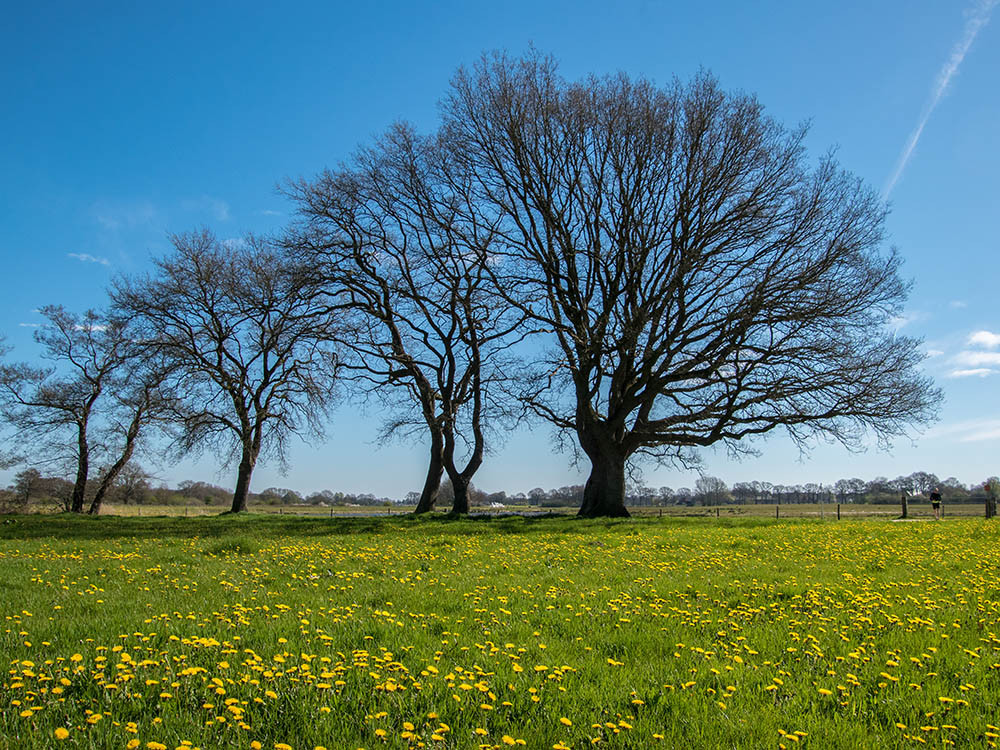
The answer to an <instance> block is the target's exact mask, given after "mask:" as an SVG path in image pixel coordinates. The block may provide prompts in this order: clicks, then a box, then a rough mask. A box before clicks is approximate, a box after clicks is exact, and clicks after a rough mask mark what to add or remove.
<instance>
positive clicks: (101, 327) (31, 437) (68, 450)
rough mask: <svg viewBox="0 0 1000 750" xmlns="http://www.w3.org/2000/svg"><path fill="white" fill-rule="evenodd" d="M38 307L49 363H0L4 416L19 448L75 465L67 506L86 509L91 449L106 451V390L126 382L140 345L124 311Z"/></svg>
mask: <svg viewBox="0 0 1000 750" xmlns="http://www.w3.org/2000/svg"><path fill="white" fill-rule="evenodd" d="M41 312H42V315H43V316H44V317H45V319H46V322H45V324H44V325H43V326H42V327H41V328H39V329H38V330H37V331H36V332H35V336H34V337H35V341H36V342H37V343H38V344H39V345H40V346H41V349H42V354H41V356H42V359H43V360H44V361H45V362H46V365H45V366H43V367H35V366H33V365H30V364H27V363H15V364H4V365H0V415H2V417H3V419H4V420H5V421H6V422H7V423H8V424H9V425H10V426H12V427H13V429H14V431H15V434H16V439H17V441H18V443H19V444H20V445H21V446H22V448H24V447H28V448H30V449H31V450H32V451H33V452H35V453H36V454H39V455H47V456H49V457H50V460H53V461H60V462H63V463H68V464H70V465H71V466H72V467H73V468H72V471H73V475H74V482H73V494H72V498H71V500H70V503H69V509H70V510H71V511H72V512H73V513H82V512H83V510H84V504H85V501H86V493H87V483H88V480H89V479H90V472H91V467H92V465H93V461H92V458H93V454H94V453H95V452H97V453H98V454H101V453H106V452H107V450H106V447H105V446H102V445H101V444H100V441H99V440H98V439H97V437H96V436H97V434H98V433H99V432H100V429H101V426H102V425H101V421H102V420H103V419H104V418H105V417H107V416H108V414H107V408H106V407H107V405H108V402H109V393H112V394H113V393H114V392H115V390H116V389H117V388H118V387H120V386H121V383H122V380H121V379H122V376H123V374H124V369H125V368H126V365H128V364H129V361H130V357H133V356H134V355H135V351H134V349H133V348H132V346H131V342H130V337H129V334H128V332H127V331H128V325H127V322H126V320H125V319H124V318H122V317H119V316H115V315H109V314H105V313H101V312H97V311H94V310H88V311H87V312H86V313H84V314H82V315H78V314H75V313H72V312H69V311H67V310H66V309H65V308H63V307H62V306H60V305H49V306H46V307H43V308H42V309H41ZM141 426H142V424H140V425H138V426H137V430H138V428H141Z"/></svg>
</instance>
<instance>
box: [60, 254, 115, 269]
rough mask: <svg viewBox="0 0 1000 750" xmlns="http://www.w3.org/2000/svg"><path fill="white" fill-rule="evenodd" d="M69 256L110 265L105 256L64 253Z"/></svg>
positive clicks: (83, 260)
mask: <svg viewBox="0 0 1000 750" xmlns="http://www.w3.org/2000/svg"><path fill="white" fill-rule="evenodd" d="M66 255H67V256H68V257H70V258H76V259H77V260H79V261H82V262H84V263H100V264H101V265H102V266H110V265H111V261H110V260H108V259H107V258H99V257H97V256H96V255H91V254H90V253H66Z"/></svg>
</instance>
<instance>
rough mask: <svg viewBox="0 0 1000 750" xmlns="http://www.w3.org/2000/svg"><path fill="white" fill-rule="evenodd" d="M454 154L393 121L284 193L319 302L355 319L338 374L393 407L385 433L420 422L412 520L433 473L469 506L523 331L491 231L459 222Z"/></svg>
mask: <svg viewBox="0 0 1000 750" xmlns="http://www.w3.org/2000/svg"><path fill="white" fill-rule="evenodd" d="M450 157H451V154H450V152H449V151H448V150H447V149H444V148H442V147H441V144H440V143H439V142H438V139H437V138H436V137H421V136H418V135H417V134H416V133H415V132H414V131H413V130H412V129H411V128H410V127H408V126H406V125H397V126H395V127H393V128H392V129H390V130H389V131H388V133H386V135H385V136H383V137H382V138H381V139H380V140H378V141H377V143H376V144H375V145H374V146H372V147H370V148H367V149H365V150H362V151H361V152H360V153H359V154H358V155H357V156H356V157H355V159H354V160H353V162H352V163H351V164H350V165H349V166H347V167H344V168H342V169H340V170H337V171H335V172H331V171H327V172H324V173H323V174H321V175H320V176H319V177H318V178H317V179H315V180H313V181H311V182H307V181H300V182H297V183H295V184H293V185H292V186H291V189H290V191H289V192H290V194H291V195H292V197H294V198H295V200H296V202H297V204H298V215H299V222H298V225H297V226H296V227H295V228H294V230H293V231H292V232H291V233H290V234H289V237H288V239H287V242H286V244H287V246H288V247H289V248H290V249H291V250H293V251H294V253H295V254H296V256H297V257H299V258H301V259H303V263H302V264H303V265H304V266H307V267H308V268H310V269H311V270H312V273H313V276H314V279H315V288H316V291H317V294H318V296H321V297H323V298H325V299H327V300H328V301H329V303H330V304H331V305H334V306H338V307H340V308H341V309H343V310H344V311H345V312H346V313H349V314H350V315H351V316H352V320H353V321H354V325H352V326H350V328H349V329H348V330H349V336H348V337H346V338H345V339H344V340H343V341H342V342H341V343H342V346H343V348H344V350H345V352H346V353H348V356H346V357H345V360H344V362H343V367H344V371H345V373H346V374H345V377H350V378H351V379H352V380H353V381H354V382H355V383H356V384H358V385H360V386H361V388H362V390H363V391H364V392H365V393H368V394H372V393H374V394H376V395H377V396H379V397H380V398H382V399H383V402H384V403H388V404H390V405H391V406H392V407H394V409H393V412H392V416H391V417H390V418H389V419H388V420H387V421H386V430H385V431H386V433H387V434H392V433H394V432H396V431H400V430H409V429H412V428H414V426H417V427H419V429H420V432H423V433H424V434H426V435H428V436H429V438H430V440H429V442H430V460H429V464H428V469H427V475H426V479H425V481H424V485H423V489H422V491H421V493H420V498H419V501H418V503H417V508H416V512H418V513H421V512H426V511H428V510H431V509H432V508H433V507H434V504H435V501H436V498H437V495H438V490H439V485H440V482H441V475H442V471H444V472H446V473H447V475H448V477H449V479H450V480H451V485H452V487H453V490H454V492H453V498H454V499H453V505H452V511H453V512H456V513H467V512H468V509H469V499H468V488H469V486H470V482H471V480H472V477H473V476H474V475H475V473H476V471H477V470H478V469H479V467H480V465H481V464H482V462H483V457H484V453H485V450H486V447H487V443H486V432H487V430H488V429H489V428H490V426H491V425H495V424H497V423H498V422H501V421H510V420H511V418H512V417H513V411H512V408H511V404H510V401H509V400H508V399H505V394H506V393H507V389H505V388H504V384H505V382H508V381H510V380H511V375H512V373H513V372H514V371H515V370H516V367H515V366H514V364H513V363H512V360H511V357H510V356H509V352H510V349H511V347H513V346H515V345H516V344H517V343H518V342H519V341H520V340H521V339H522V338H523V337H524V336H525V335H526V333H527V330H526V329H525V328H524V327H523V325H522V324H523V321H524V315H523V313H521V312H520V311H519V310H517V309H516V308H512V307H511V306H510V305H508V304H506V303H505V302H504V300H503V298H502V296H500V295H498V294H497V293H496V290H495V289H494V288H493V285H492V278H491V274H490V272H489V271H488V269H487V265H488V259H489V253H490V245H491V242H492V241H493V232H492V228H491V227H490V226H489V225H486V224H477V223H474V222H465V223H464V224H463V225H462V226H461V227H459V226H458V219H459V217H460V216H461V215H462V214H463V208H462V207H463V205H464V204H467V203H468V201H469V200H470V198H471V196H472V192H471V183H470V181H469V179H468V176H467V175H465V174H462V173H461V172H459V171H457V170H456V169H455V168H454V167H455V164H454V162H453V161H452V159H451V158H450ZM464 213H468V212H467V211H465V212H464Z"/></svg>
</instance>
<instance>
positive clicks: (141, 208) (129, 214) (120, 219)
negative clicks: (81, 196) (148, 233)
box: [91, 201, 157, 232]
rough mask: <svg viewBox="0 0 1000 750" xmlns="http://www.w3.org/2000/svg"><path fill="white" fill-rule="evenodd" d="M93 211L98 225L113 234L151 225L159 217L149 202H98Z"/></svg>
mask: <svg viewBox="0 0 1000 750" xmlns="http://www.w3.org/2000/svg"><path fill="white" fill-rule="evenodd" d="M91 211H92V213H93V215H94V219H95V220H96V221H97V223H98V224H100V225H101V226H102V227H104V228H105V229H107V230H108V231H112V232H115V231H118V230H119V229H132V228H134V227H139V226H144V225H147V224H150V223H152V222H153V221H154V220H155V219H156V216H157V210H156V207H155V206H154V205H153V204H152V203H150V202H149V201H137V202H133V203H117V202H110V201H98V202H97V203H95V204H94V205H93V207H92V209H91Z"/></svg>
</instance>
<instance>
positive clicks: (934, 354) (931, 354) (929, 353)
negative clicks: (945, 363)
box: [924, 349, 944, 358]
mask: <svg viewBox="0 0 1000 750" xmlns="http://www.w3.org/2000/svg"><path fill="white" fill-rule="evenodd" d="M924 354H926V355H927V357H928V358H931V357H940V356H941V355H942V354H944V352H943V351H941V350H940V349H928V350H927V351H926V352H924Z"/></svg>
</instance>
